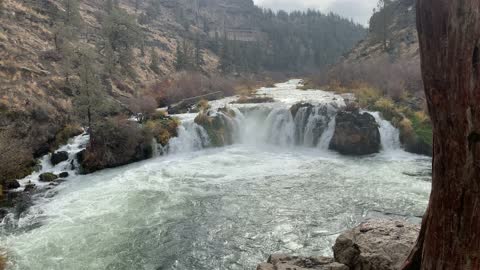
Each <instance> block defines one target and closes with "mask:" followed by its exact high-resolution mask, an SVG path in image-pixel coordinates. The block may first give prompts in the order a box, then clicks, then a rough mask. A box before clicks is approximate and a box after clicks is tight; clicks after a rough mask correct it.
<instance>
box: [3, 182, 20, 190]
mask: <svg viewBox="0 0 480 270" xmlns="http://www.w3.org/2000/svg"><path fill="white" fill-rule="evenodd" d="M19 187H20V183H18V181H17V180H10V181H7V182H5V188H6V189H7V190H8V189H17V188H19Z"/></svg>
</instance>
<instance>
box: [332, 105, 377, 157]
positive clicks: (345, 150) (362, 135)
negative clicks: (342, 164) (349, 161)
mask: <svg viewBox="0 0 480 270" xmlns="http://www.w3.org/2000/svg"><path fill="white" fill-rule="evenodd" d="M335 120H336V122H335V133H334V135H333V138H332V140H331V141H330V149H331V150H335V151H338V152H339V153H341V154H343V155H358V156H360V155H370V154H374V153H378V152H379V151H380V148H381V140H380V131H379V129H378V124H377V122H376V121H375V118H374V117H373V116H372V115H370V114H369V113H363V114H361V113H359V112H358V111H341V112H339V113H338V114H337V116H336V119H335Z"/></svg>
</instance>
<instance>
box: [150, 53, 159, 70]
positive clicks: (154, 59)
mask: <svg viewBox="0 0 480 270" xmlns="http://www.w3.org/2000/svg"><path fill="white" fill-rule="evenodd" d="M150 57H151V61H150V69H151V70H153V72H155V73H156V74H160V67H159V66H160V62H159V59H158V54H157V52H156V51H155V48H152V52H151V54H150Z"/></svg>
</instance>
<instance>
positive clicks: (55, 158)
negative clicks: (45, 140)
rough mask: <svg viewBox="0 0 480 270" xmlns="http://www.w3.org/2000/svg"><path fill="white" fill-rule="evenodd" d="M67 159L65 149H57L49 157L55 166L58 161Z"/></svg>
mask: <svg viewBox="0 0 480 270" xmlns="http://www.w3.org/2000/svg"><path fill="white" fill-rule="evenodd" d="M66 160H68V152H66V151H58V152H55V153H53V154H52V157H51V158H50V161H51V162H52V165H53V166H55V165H57V164H59V163H60V162H63V161H66Z"/></svg>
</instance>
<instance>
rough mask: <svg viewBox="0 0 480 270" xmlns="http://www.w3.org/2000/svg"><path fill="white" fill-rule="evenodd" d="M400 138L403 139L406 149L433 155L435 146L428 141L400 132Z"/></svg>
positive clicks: (411, 151)
mask: <svg viewBox="0 0 480 270" xmlns="http://www.w3.org/2000/svg"><path fill="white" fill-rule="evenodd" d="M400 135H401V136H400V140H401V141H402V144H403V147H404V148H405V151H407V152H410V153H414V154H418V155H425V156H429V157H431V156H433V148H432V146H431V145H429V144H428V143H426V142H424V141H422V140H421V139H420V138H418V137H407V136H402V134H400Z"/></svg>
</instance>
